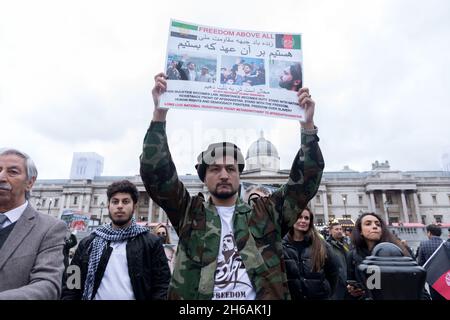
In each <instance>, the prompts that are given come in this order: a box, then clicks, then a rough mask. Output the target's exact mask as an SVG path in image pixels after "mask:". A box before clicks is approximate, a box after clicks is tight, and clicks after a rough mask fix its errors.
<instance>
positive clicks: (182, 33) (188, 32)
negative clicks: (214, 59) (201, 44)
mask: <svg viewBox="0 0 450 320" xmlns="http://www.w3.org/2000/svg"><path fill="white" fill-rule="evenodd" d="M197 30H198V26H195V25H193V24H187V23H182V22H178V21H172V31H171V32H170V35H171V36H172V37H178V38H184V39H190V40H197V35H195V34H193V32H196V31H197Z"/></svg>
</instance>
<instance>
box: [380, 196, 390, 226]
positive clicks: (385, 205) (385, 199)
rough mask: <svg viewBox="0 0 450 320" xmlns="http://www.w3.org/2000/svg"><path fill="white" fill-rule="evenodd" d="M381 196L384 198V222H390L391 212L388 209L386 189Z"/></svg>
mask: <svg viewBox="0 0 450 320" xmlns="http://www.w3.org/2000/svg"><path fill="white" fill-rule="evenodd" d="M381 197H382V199H383V210H384V222H386V224H389V214H388V210H387V198H386V192H385V191H384V190H383V191H382V192H381Z"/></svg>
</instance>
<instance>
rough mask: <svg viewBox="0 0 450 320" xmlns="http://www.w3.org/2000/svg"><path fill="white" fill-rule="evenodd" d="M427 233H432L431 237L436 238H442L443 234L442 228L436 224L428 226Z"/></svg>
mask: <svg viewBox="0 0 450 320" xmlns="http://www.w3.org/2000/svg"><path fill="white" fill-rule="evenodd" d="M427 232H429V233H431V235H433V236H436V237H440V236H441V234H442V230H441V228H439V227H438V226H437V225H435V224H429V225H427Z"/></svg>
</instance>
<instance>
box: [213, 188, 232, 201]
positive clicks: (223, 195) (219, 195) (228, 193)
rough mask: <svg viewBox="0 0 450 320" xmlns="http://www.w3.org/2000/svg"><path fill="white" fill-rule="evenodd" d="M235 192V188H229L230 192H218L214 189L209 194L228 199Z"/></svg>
mask: <svg viewBox="0 0 450 320" xmlns="http://www.w3.org/2000/svg"><path fill="white" fill-rule="evenodd" d="M236 193H237V190H231V191H230V192H225V193H218V192H217V191H216V190H214V191H211V194H212V195H213V196H214V197H216V198H218V199H222V200H225V199H230V198H231V197H233V196H234V195H235V194H236Z"/></svg>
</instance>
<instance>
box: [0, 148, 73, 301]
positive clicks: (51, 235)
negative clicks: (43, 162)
mask: <svg viewBox="0 0 450 320" xmlns="http://www.w3.org/2000/svg"><path fill="white" fill-rule="evenodd" d="M36 177H37V170H36V166H35V165H34V163H33V160H31V158H30V157H29V156H28V155H27V154H25V153H23V152H21V151H18V150H15V149H0V300H17V299H58V298H59V295H60V292H61V279H62V275H63V270H64V264H63V258H64V256H63V251H62V250H63V246H64V236H65V234H66V226H65V224H64V222H62V221H58V220H57V219H55V218H53V217H51V216H48V215H45V214H41V213H39V212H37V211H36V210H34V209H33V208H32V207H31V205H30V204H29V203H28V198H29V196H30V190H31V188H32V187H33V184H34V182H35V181H36Z"/></svg>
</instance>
